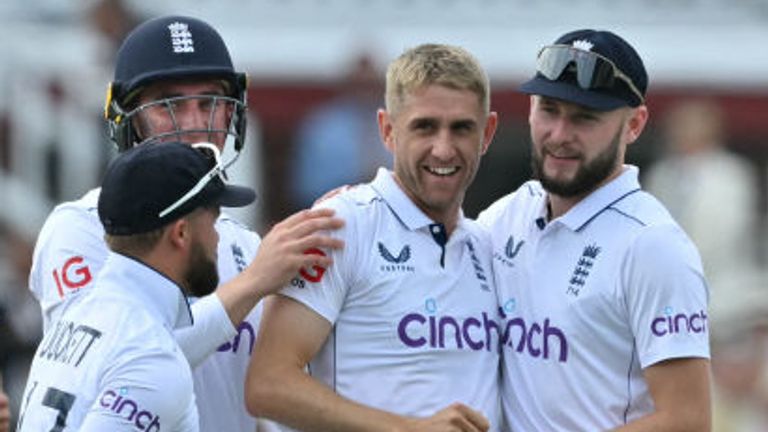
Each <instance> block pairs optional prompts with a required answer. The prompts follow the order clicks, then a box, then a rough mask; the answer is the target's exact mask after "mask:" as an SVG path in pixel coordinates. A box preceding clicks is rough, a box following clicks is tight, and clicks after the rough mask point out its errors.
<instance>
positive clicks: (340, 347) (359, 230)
mask: <svg viewBox="0 0 768 432" xmlns="http://www.w3.org/2000/svg"><path fill="white" fill-rule="evenodd" d="M323 206H327V207H332V208H334V209H336V214H337V216H338V217H340V218H342V219H344V220H345V225H344V227H343V228H342V229H340V230H339V231H336V232H334V233H332V235H335V236H338V237H339V238H343V239H344V241H345V246H344V248H343V249H342V250H338V251H333V252H331V254H332V257H333V260H334V263H333V265H332V266H330V267H329V268H327V269H315V270H313V271H312V272H303V273H302V278H299V279H295V280H294V281H293V286H291V287H289V288H287V289H285V290H283V291H282V292H281V293H282V294H284V295H287V296H289V297H291V298H293V299H295V300H297V301H299V302H301V303H303V304H305V305H307V306H308V307H309V308H311V309H312V310H314V311H315V312H317V313H318V314H319V315H321V316H322V317H323V318H325V319H326V320H328V321H329V322H330V323H332V324H333V329H332V331H331V334H330V335H329V338H328V340H327V341H326V342H325V344H324V345H323V347H322V348H321V350H320V352H319V353H318V354H317V356H316V358H315V359H313V361H312V362H311V363H310V365H309V370H310V373H311V374H312V375H313V376H314V377H315V378H317V379H318V380H320V381H322V382H323V383H325V384H327V385H328V386H329V387H331V388H332V389H333V390H334V391H336V392H337V393H338V394H339V395H341V396H343V397H345V398H348V399H351V400H354V401H357V402H359V403H362V404H365V405H368V406H371V407H375V408H379V409H383V410H386V411H389V412H393V413H397V414H402V415H411V416H429V415H432V414H434V413H435V412H436V411H438V410H440V409H442V408H445V407H446V406H447V405H449V404H451V403H453V402H463V403H465V404H467V405H469V406H471V407H473V408H474V409H476V410H479V411H481V412H483V413H484V414H485V416H486V417H488V419H489V420H490V422H491V424H492V425H493V427H492V430H498V425H499V408H498V404H499V403H498V373H497V372H498V365H499V354H498V350H499V345H498V344H499V323H498V318H499V316H498V302H497V297H496V290H495V287H494V283H493V278H492V274H491V255H490V242H489V239H488V238H487V236H486V234H485V233H484V231H483V230H482V229H480V227H479V226H477V224H476V223H475V222H473V221H470V220H468V219H465V218H464V217H463V216H461V217H460V219H459V223H458V226H457V228H456V230H455V231H454V232H453V234H452V235H451V237H450V238H448V239H447V242H446V241H445V237H446V231H445V229H444V228H443V226H442V225H441V224H437V223H434V222H433V221H432V220H430V219H429V218H428V217H427V216H426V215H425V214H424V213H423V212H422V211H421V210H419V209H418V208H417V207H416V206H415V205H414V204H413V202H412V201H411V200H410V199H409V198H408V197H407V196H406V195H405V193H404V192H403V191H402V190H401V189H400V188H399V186H398V185H397V184H396V183H395V181H394V179H393V177H392V174H391V173H390V172H388V171H387V170H385V169H380V170H379V172H378V175H377V176H376V178H375V180H374V181H373V182H372V183H370V184H366V185H362V186H358V187H356V188H353V189H351V190H350V191H347V192H345V193H343V194H341V195H339V196H337V197H334V198H332V199H330V200H327V201H325V202H323Z"/></svg>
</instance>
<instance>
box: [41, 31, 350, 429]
mask: <svg viewBox="0 0 768 432" xmlns="http://www.w3.org/2000/svg"><path fill="white" fill-rule="evenodd" d="M246 90H247V89H246V77H245V75H244V74H243V73H240V72H237V71H236V70H235V68H234V67H233V64H232V60H231V58H230V55H229V51H228V49H227V46H226V44H225V43H224V40H223V38H222V37H221V35H220V34H219V33H218V32H217V31H216V30H215V29H214V28H213V27H211V26H210V25H209V24H208V23H206V22H204V21H202V20H200V19H197V18H193V17H186V16H163V17H159V18H154V19H150V20H148V21H146V22H144V23H142V24H140V25H139V26H137V27H136V28H135V29H134V30H133V31H131V33H130V34H129V35H128V36H127V37H126V39H125V40H124V41H123V44H122V45H121V47H120V49H119V50H118V52H117V56H116V65H115V74H114V80H113V81H112V82H111V83H110V85H109V92H108V94H107V100H106V106H105V116H106V120H107V123H108V125H109V130H110V137H111V139H112V142H113V143H114V144H115V145H116V147H117V148H118V150H119V151H120V152H123V151H127V150H129V149H131V148H134V147H136V146H142V145H145V144H147V143H152V142H159V143H163V142H168V141H180V142H183V143H185V144H193V143H199V142H208V143H211V144H212V145H214V146H215V147H216V148H217V149H218V151H219V152H220V153H221V155H222V159H223V160H222V165H223V166H224V167H228V166H230V165H231V164H232V163H233V162H234V160H235V159H236V157H237V156H238V155H239V154H240V150H241V149H242V148H243V146H244V145H245V141H244V133H245V129H246V128H245V125H246V121H247V115H246V110H247V105H246ZM99 194H100V189H98V188H97V189H94V190H91V191H90V192H88V193H86V194H85V195H84V196H83V197H82V198H80V199H79V200H76V201H72V202H67V203H63V204H60V205H59V206H57V207H56V208H55V209H54V211H53V212H52V213H51V214H50V215H49V217H48V219H47V220H46V222H45V224H44V226H43V228H42V229H41V231H40V234H39V236H38V239H37V244H36V245H35V252H34V255H33V263H32V270H31V272H30V290H32V292H33V294H34V295H35V297H36V298H37V299H38V300H39V301H40V305H41V308H42V313H43V321H44V333H45V334H46V335H47V334H48V333H49V332H51V331H55V329H56V322H57V321H58V320H59V318H60V317H61V315H62V314H63V313H64V312H65V311H66V310H67V309H69V308H70V307H73V306H75V305H76V304H78V303H79V302H81V301H83V300H85V299H86V298H87V297H88V295H89V293H90V292H91V291H92V289H93V287H94V281H95V277H96V274H97V273H98V272H99V270H100V269H101V267H102V266H103V265H104V263H105V259H106V257H107V253H108V249H107V245H106V244H105V242H104V229H103V228H102V225H101V224H100V223H99V219H98V215H97V214H96V208H97V202H98V200H99ZM339 224H340V221H339V220H337V219H334V218H330V217H329V213H318V212H300V213H298V214H296V215H294V216H292V217H289V218H288V219H286V220H285V221H283V222H281V223H278V224H276V225H275V226H274V227H273V229H272V231H271V232H270V234H268V235H267V236H265V237H264V239H263V240H262V239H261V238H260V237H259V236H258V235H257V234H256V233H254V232H252V231H250V230H248V229H247V228H246V227H244V226H243V225H242V224H240V223H239V222H238V221H236V220H234V219H233V218H231V217H230V216H229V215H227V214H226V212H222V213H221V214H220V215H219V217H218V219H217V221H216V231H217V232H218V234H219V247H218V253H217V256H218V259H217V264H218V273H219V276H220V279H221V281H222V282H223V283H222V285H221V286H219V287H218V288H216V290H215V292H213V293H212V294H210V295H199V294H206V293H198V294H196V295H195V296H194V299H192V307H191V308H192V314H193V316H194V325H193V326H191V327H185V328H181V329H178V330H176V331H175V336H176V339H177V341H178V342H179V345H180V346H181V349H182V350H183V351H184V354H185V355H186V357H187V359H188V360H189V362H190V364H191V365H192V368H193V376H194V385H195V391H196V393H197V394H198V398H197V403H198V410H199V413H200V426H201V428H203V429H204V430H219V431H227V432H229V431H242V432H252V431H253V430H254V429H255V428H256V419H255V418H253V417H251V416H250V415H248V413H247V412H246V410H245V408H244V405H245V402H244V397H243V389H242V383H243V381H244V380H245V373H246V368H247V365H248V361H249V359H250V352H251V348H252V346H253V343H254V338H255V333H256V328H258V322H259V317H260V314H261V307H260V303H259V300H260V299H261V298H262V297H263V296H264V295H266V294H267V293H269V292H271V291H270V290H274V289H276V288H277V287H280V286H282V285H283V284H284V283H285V282H287V281H288V280H290V278H291V277H292V276H293V275H295V274H296V273H297V272H298V270H299V269H300V268H301V267H302V266H311V265H312V264H318V263H321V262H325V261H326V258H325V257H320V256H317V255H314V256H307V255H305V254H304V253H303V252H304V250H306V249H308V248H311V247H320V246H323V245H329V246H331V247H335V246H332V245H338V242H335V241H333V240H330V239H329V238H328V237H326V236H317V235H314V234H315V232H316V230H319V229H327V228H330V229H332V228H334V227H336V226H339ZM329 242H330V243H329ZM325 264H327V262H325ZM325 264H324V265H325ZM241 272H244V273H245V274H246V275H248V277H249V279H248V280H246V281H244V280H242V279H240V280H239V282H237V283H234V282H235V281H232V279H233V278H234V277H235V275H237V274H240V273H241ZM211 290H213V287H212V288H211Z"/></svg>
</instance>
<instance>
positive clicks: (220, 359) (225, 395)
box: [29, 189, 261, 432]
mask: <svg viewBox="0 0 768 432" xmlns="http://www.w3.org/2000/svg"><path fill="white" fill-rule="evenodd" d="M99 192H100V189H94V190H92V191H90V192H88V193H87V194H86V195H84V196H83V197H82V198H81V199H80V200H77V201H72V202H67V203H63V204H60V205H59V206H57V207H56V208H55V209H54V210H53V212H52V213H51V214H50V215H49V216H48V219H47V220H46V222H45V224H44V225H43V228H42V229H41V231H40V234H39V236H38V239H37V244H36V245H35V251H34V255H33V261H32V270H31V272H30V278H29V286H30V289H31V290H32V293H33V294H34V295H35V297H36V298H37V299H38V301H39V302H40V305H41V308H42V312H43V321H44V327H43V328H44V333H45V334H47V333H48V332H49V331H50V329H51V328H55V322H56V321H57V320H58V318H59V317H60V316H61V315H62V314H63V313H64V312H65V311H66V310H67V309H69V308H70V307H72V306H74V305H75V304H77V303H79V302H81V301H83V300H84V299H85V298H87V297H88V296H89V293H90V292H91V291H92V289H93V286H94V284H93V281H94V278H95V277H96V275H97V273H98V272H99V270H100V269H101V267H102V266H103V265H104V260H105V259H106V257H107V254H108V253H109V249H108V248H107V245H106V243H105V242H104V228H103V227H102V225H101V222H100V221H99V217H98V212H97V204H98V198H99ZM216 230H217V232H218V233H219V246H218V271H219V279H220V281H222V282H226V281H228V280H230V279H232V278H233V277H234V276H235V275H236V274H238V273H239V272H240V271H241V270H242V269H244V268H245V267H246V266H247V265H248V264H249V263H250V262H251V261H252V260H253V257H254V256H255V255H256V251H257V249H258V245H259V243H260V239H259V237H258V235H256V234H255V233H253V232H252V231H249V230H247V229H245V228H244V227H243V226H242V225H240V224H239V223H237V222H236V221H234V220H232V219H231V218H229V217H228V216H227V215H226V214H225V213H223V212H222V214H221V216H220V217H219V219H218V220H217V221H216ZM192 315H193V316H194V326H192V327H187V328H184V329H178V330H176V331H175V332H174V333H175V337H176V339H177V341H178V342H179V345H180V346H181V348H182V350H183V351H184V353H185V355H186V356H187V359H188V360H189V362H190V364H191V365H192V367H193V377H194V384H195V392H196V394H197V404H198V411H199V414H200V426H201V429H202V430H205V431H208V430H212V431H216V430H218V431H234V432H238V431H243V432H253V430H254V429H255V427H256V420H255V419H254V418H253V417H251V416H250V415H249V414H248V412H247V411H246V409H245V394H244V391H243V382H245V373H246V371H247V368H248V363H249V360H250V353H251V350H252V349H253V344H254V342H255V338H256V331H257V330H258V325H259V324H258V323H259V320H260V317H261V305H260V304H259V305H257V307H256V308H254V310H253V311H251V312H250V313H249V315H248V316H247V317H246V319H245V320H244V321H243V322H242V323H240V325H239V326H237V328H235V327H234V326H233V325H232V322H231V321H230V319H229V316H228V315H227V313H226V311H225V310H224V307H223V305H222V304H221V302H220V301H219V299H218V297H217V296H215V295H210V296H206V297H204V298H201V299H199V300H197V301H195V302H194V303H193V304H192Z"/></svg>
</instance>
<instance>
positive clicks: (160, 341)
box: [19, 254, 199, 432]
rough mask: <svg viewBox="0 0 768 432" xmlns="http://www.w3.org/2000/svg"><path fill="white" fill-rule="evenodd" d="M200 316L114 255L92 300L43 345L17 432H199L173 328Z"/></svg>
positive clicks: (157, 280)
mask: <svg viewBox="0 0 768 432" xmlns="http://www.w3.org/2000/svg"><path fill="white" fill-rule="evenodd" d="M191 323H192V315H191V312H190V310H189V307H188V305H187V302H186V299H185V297H184V295H183V293H182V291H181V288H180V287H179V286H178V285H176V284H175V283H174V282H173V281H171V280H170V279H168V278H167V277H165V276H164V275H162V274H160V273H158V272H157V271H155V270H154V269H152V268H150V267H148V266H146V265H144V264H143V263H141V262H139V261H137V260H135V259H132V258H129V257H126V256H123V255H119V254H110V255H109V256H108V258H107V260H106V263H105V264H104V268H103V271H102V272H101V273H100V275H99V277H98V278H97V280H96V283H95V287H94V288H93V292H91V293H90V294H89V295H88V297H87V298H85V299H84V300H83V301H82V302H80V303H78V304H77V305H74V306H73V307H71V308H70V309H68V310H67V311H66V312H64V314H62V315H61V317H60V318H59V319H58V320H57V321H56V322H55V323H53V326H52V327H51V328H50V329H49V331H48V332H47V333H46V335H45V337H44V338H43V340H42V342H41V343H40V345H39V346H38V349H37V351H36V353H35V357H34V360H33V362H32V368H31V370H30V373H29V379H28V381H27V386H26V389H25V391H24V396H23V398H22V410H21V413H20V416H19V417H20V419H19V431H20V432H24V431H42V430H57V431H106V430H109V431H155V432H162V431H197V430H199V424H198V416H197V409H196V407H195V396H194V392H193V388H192V374H191V371H190V368H189V363H188V362H187V359H186V358H185V357H184V354H183V353H182V351H181V349H180V348H179V346H178V344H177V343H176V340H175V339H174V337H173V329H174V328H177V327H183V326H189V325H191Z"/></svg>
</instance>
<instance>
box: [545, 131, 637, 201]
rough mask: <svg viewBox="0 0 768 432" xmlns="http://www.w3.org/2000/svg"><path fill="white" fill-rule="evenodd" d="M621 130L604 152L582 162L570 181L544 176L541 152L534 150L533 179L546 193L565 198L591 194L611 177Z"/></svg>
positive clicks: (617, 152) (619, 143)
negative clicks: (539, 183)
mask: <svg viewBox="0 0 768 432" xmlns="http://www.w3.org/2000/svg"><path fill="white" fill-rule="evenodd" d="M623 130H624V128H623V127H622V128H621V129H619V131H618V132H617V133H616V135H614V137H613V139H612V140H611V144H610V145H609V146H608V148H607V149H605V151H603V152H602V153H600V154H598V155H597V156H596V157H595V158H594V159H592V160H591V161H588V162H584V164H583V165H582V166H581V167H579V169H578V171H576V175H575V176H574V177H573V179H571V180H556V179H553V178H551V177H547V176H546V174H544V155H543V151H542V153H538V152H536V149H535V148H534V149H533V151H532V152H531V153H532V157H531V170H532V171H533V178H534V179H536V180H539V181H540V182H541V185H542V187H544V190H546V191H547V192H549V193H551V194H553V195H557V196H561V197H565V198H572V197H577V196H582V195H586V194H588V193H589V192H592V191H593V190H595V189H596V188H597V187H598V186H599V185H600V184H601V183H602V182H603V181H604V180H605V179H607V178H608V177H609V176H610V175H611V173H612V172H613V170H614V168H615V167H616V159H617V157H618V154H619V146H620V145H621V134H622V132H623Z"/></svg>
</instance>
